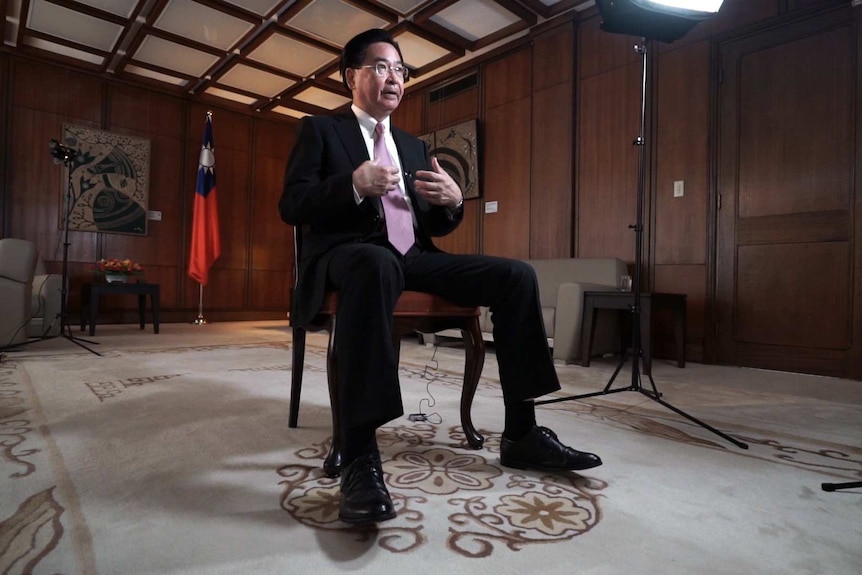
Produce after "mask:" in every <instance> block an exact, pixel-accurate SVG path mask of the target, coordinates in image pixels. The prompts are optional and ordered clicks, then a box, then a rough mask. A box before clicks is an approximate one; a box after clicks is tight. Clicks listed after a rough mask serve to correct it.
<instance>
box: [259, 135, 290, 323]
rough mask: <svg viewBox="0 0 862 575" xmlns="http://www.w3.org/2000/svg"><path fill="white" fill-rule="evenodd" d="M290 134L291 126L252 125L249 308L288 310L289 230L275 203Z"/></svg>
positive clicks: (280, 189)
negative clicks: (252, 180) (252, 167)
mask: <svg viewBox="0 0 862 575" xmlns="http://www.w3.org/2000/svg"><path fill="white" fill-rule="evenodd" d="M294 132H295V124H293V123H291V124H274V123H272V122H260V121H256V122H255V123H254V150H255V153H254V170H253V171H254V184H253V186H252V205H251V220H252V226H251V269H252V271H251V277H250V282H251V288H250V293H251V301H250V305H251V307H252V308H253V309H282V310H285V311H287V310H288V309H290V288H291V287H292V285H293V263H294V253H293V227H292V226H289V225H287V224H286V223H284V222H283V221H282V220H281V216H280V215H279V213H278V201H279V199H280V198H281V192H282V187H283V182H284V170H285V166H286V164H287V157H288V155H289V154H290V149H291V148H292V146H293V142H294V138H295V133H294Z"/></svg>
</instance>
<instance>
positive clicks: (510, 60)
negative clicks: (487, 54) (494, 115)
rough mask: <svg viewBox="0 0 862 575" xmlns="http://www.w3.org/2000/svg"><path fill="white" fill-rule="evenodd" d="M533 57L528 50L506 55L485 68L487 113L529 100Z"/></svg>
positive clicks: (483, 78) (523, 49)
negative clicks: (524, 99)
mask: <svg viewBox="0 0 862 575" xmlns="http://www.w3.org/2000/svg"><path fill="white" fill-rule="evenodd" d="M532 71H533V55H532V51H531V50H530V49H529V47H528V48H522V49H520V50H518V51H516V52H513V53H510V54H507V55H505V56H504V57H501V58H498V59H497V60H494V61H492V62H489V63H487V64H486V65H485V66H484V67H483V72H482V84H483V86H484V90H483V92H484V95H483V97H484V106H483V109H484V110H485V111H487V110H492V109H494V108H496V107H497V106H502V105H504V104H507V103H509V102H514V101H516V100H521V99H523V98H529V97H530V94H531V93H532V91H533V82H532Z"/></svg>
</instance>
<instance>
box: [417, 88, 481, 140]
mask: <svg viewBox="0 0 862 575" xmlns="http://www.w3.org/2000/svg"><path fill="white" fill-rule="evenodd" d="M478 116H479V89H478V88H470V89H469V90H464V91H463V92H458V93H457V94H453V95H452V96H449V97H447V98H443V99H442V100H439V101H437V102H429V103H428V104H427V105H426V107H425V125H426V129H425V132H426V133H427V132H433V131H434V130H439V129H440V128H446V127H449V126H453V125H455V124H458V123H460V122H464V121H466V120H472V119H473V118H477V117H478Z"/></svg>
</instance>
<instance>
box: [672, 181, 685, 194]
mask: <svg viewBox="0 0 862 575" xmlns="http://www.w3.org/2000/svg"><path fill="white" fill-rule="evenodd" d="M684 195H685V181H684V180H677V181H675V182H674V183H673V197H675V198H681V197H683V196H684Z"/></svg>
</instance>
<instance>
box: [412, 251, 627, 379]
mask: <svg viewBox="0 0 862 575" xmlns="http://www.w3.org/2000/svg"><path fill="white" fill-rule="evenodd" d="M526 261H527V263H529V264H530V265H531V266H533V268H534V269H535V270H536V277H537V279H538V281H539V297H540V299H541V304H542V315H543V319H544V322H545V332H546V333H547V335H548V344H549V345H550V346H551V347H552V348H553V356H554V359H555V360H559V361H563V362H565V363H574V362H576V361H579V360H580V354H581V317H582V315H583V306H584V292H585V291H613V290H615V289H617V285H618V283H619V281H620V276H623V275H627V274H628V270H627V268H626V264H625V262H623V261H622V260H620V259H617V258H567V259H547V260H526ZM617 319H618V317H617V314H616V312H615V311H613V310H599V311H598V314H597V319H596V332H595V338H594V341H593V351H592V353H593V354H594V355H601V354H604V353H615V352H618V351H619V348H620V335H619V322H618V321H617ZM480 324H481V327H482V336H483V338H484V339H485V340H487V341H493V335H492V334H493V330H494V324H493V323H492V319H491V314H490V312H489V310H488V309H487V308H482V317H481V318H480ZM436 335H437V336H444V337H449V336H456V334H455V333H454V332H449V331H444V332H440V333H439V334H436ZM423 338H424V339H425V340H426V341H429V340H431V341H433V340H434V338H433V337H430V336H423Z"/></svg>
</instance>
